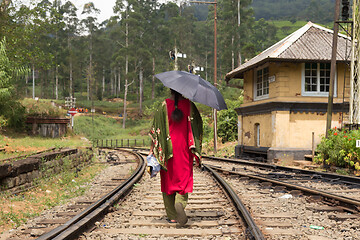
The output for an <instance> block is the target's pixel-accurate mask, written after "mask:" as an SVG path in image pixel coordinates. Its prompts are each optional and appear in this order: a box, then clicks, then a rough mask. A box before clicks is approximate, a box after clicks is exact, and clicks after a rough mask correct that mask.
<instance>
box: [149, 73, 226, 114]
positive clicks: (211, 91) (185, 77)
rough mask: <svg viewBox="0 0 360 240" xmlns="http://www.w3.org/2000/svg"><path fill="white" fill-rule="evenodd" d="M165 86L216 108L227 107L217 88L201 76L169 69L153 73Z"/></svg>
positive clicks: (190, 98)
mask: <svg viewBox="0 0 360 240" xmlns="http://www.w3.org/2000/svg"><path fill="white" fill-rule="evenodd" d="M155 77H156V78H158V79H159V80H160V81H161V82H162V83H163V84H164V86H165V87H168V88H171V89H173V90H175V91H177V92H178V93H180V94H182V95H183V96H184V97H186V98H187V99H189V100H191V101H193V102H198V103H202V104H204V105H206V106H209V107H212V108H215V109H217V110H222V109H227V106H226V103H225V100H224V98H223V96H222V95H221V93H220V92H219V90H218V89H217V88H216V87H214V86H213V85H212V84H211V83H209V82H208V81H206V80H204V79H202V78H201V77H199V76H197V75H194V74H191V73H188V72H184V71H169V72H163V73H159V74H156V75H155Z"/></svg>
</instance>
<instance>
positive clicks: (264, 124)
mask: <svg viewBox="0 0 360 240" xmlns="http://www.w3.org/2000/svg"><path fill="white" fill-rule="evenodd" d="M270 117H271V115H270V114H256V115H250V116H243V117H242V116H239V122H241V125H242V129H241V132H242V134H241V136H242V138H241V140H240V144H241V145H246V146H256V141H255V140H256V137H255V136H256V131H255V128H256V127H255V125H256V124H259V125H260V146H262V147H268V146H271V139H272V134H273V133H272V130H271V129H272V125H271V121H269V118H270ZM239 136H240V135H239Z"/></svg>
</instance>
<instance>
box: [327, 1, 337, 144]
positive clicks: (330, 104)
mask: <svg viewBox="0 0 360 240" xmlns="http://www.w3.org/2000/svg"><path fill="white" fill-rule="evenodd" d="M339 14H340V0H336V2H335V16H334V35H333V43H332V54H331V68H330V86H329V98H328V108H327V119H326V135H325V136H326V137H328V132H329V130H330V129H331V120H332V110H333V98H334V82H335V72H336V55H337V41H338V33H339V23H338V21H339Z"/></svg>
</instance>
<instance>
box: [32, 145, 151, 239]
mask: <svg viewBox="0 0 360 240" xmlns="http://www.w3.org/2000/svg"><path fill="white" fill-rule="evenodd" d="M129 152H130V151H129ZM132 153H133V154H135V155H136V156H137V157H138V159H139V166H138V167H137V169H136V170H135V171H134V172H133V174H132V175H131V176H130V177H129V178H128V179H127V180H126V181H124V182H123V183H122V184H121V185H119V186H118V187H116V188H115V189H114V190H112V191H111V192H110V193H108V194H106V195H105V196H104V197H103V198H101V199H100V200H98V201H97V202H95V203H93V204H92V205H91V206H89V207H88V208H87V209H85V210H84V211H82V212H81V213H79V214H78V215H76V216H75V217H73V218H72V219H70V220H69V221H68V222H66V223H65V224H63V225H62V226H59V227H57V228H55V229H53V230H52V231H50V232H48V233H46V234H44V235H42V236H40V237H39V238H37V240H49V239H56V240H60V239H61V240H63V239H74V238H75V237H76V236H78V235H79V234H80V233H81V232H83V231H84V230H85V228H86V227H87V226H88V225H89V224H90V223H92V222H93V221H94V220H95V219H96V218H98V217H99V215H100V214H101V213H104V212H105V211H106V210H107V209H108V208H109V207H110V206H112V205H113V204H114V203H115V202H116V201H118V200H119V199H120V198H121V197H122V196H124V195H125V194H126V193H128V192H129V190H131V188H132V187H133V185H134V184H135V183H136V182H138V181H139V180H140V179H141V177H142V175H143V173H144V171H145V166H146V164H145V161H144V159H143V157H142V156H140V155H139V154H138V153H134V152H132Z"/></svg>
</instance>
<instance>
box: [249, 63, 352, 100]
mask: <svg viewBox="0 0 360 240" xmlns="http://www.w3.org/2000/svg"><path fill="white" fill-rule="evenodd" d="M266 66H268V67H269V76H275V81H274V82H271V83H270V84H269V98H267V99H263V100H254V72H255V71H256V69H258V68H255V69H251V70H249V71H247V72H245V73H244V104H243V105H242V106H248V105H255V104H259V103H264V102H270V101H290V102H291V101H294V102H298V101H301V102H327V101H328V98H327V97H308V96H301V84H302V83H301V77H302V64H301V63H290V62H282V63H280V62H279V63H277V62H275V63H268V64H265V65H262V66H260V67H259V68H263V67H266ZM345 68H346V64H344V63H339V64H338V67H337V72H336V76H337V81H336V84H337V85H336V92H335V97H334V103H340V102H342V101H343V92H344V78H345V82H346V83H345V86H346V87H345V92H346V94H345V100H346V101H348V100H349V99H348V98H349V96H350V72H349V71H350V70H349V69H348V68H346V69H345ZM344 70H346V75H344Z"/></svg>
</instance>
